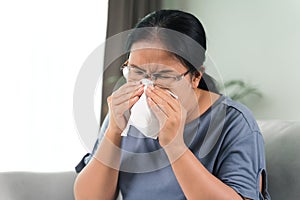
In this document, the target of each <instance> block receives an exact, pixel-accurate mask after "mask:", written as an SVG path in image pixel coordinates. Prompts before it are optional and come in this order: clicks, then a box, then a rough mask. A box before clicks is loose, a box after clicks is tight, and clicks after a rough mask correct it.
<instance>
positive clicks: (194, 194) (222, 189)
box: [165, 146, 242, 200]
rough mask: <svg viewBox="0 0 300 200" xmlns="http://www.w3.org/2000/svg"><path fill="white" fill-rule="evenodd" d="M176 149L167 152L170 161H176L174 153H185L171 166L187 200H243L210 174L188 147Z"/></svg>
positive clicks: (168, 149)
mask: <svg viewBox="0 0 300 200" xmlns="http://www.w3.org/2000/svg"><path fill="white" fill-rule="evenodd" d="M174 148H176V151H174ZM174 148H172V147H167V148H165V150H166V153H167V155H168V156H169V158H170V160H174V156H177V155H174V152H180V151H181V152H183V151H184V153H183V154H182V155H181V156H180V157H179V158H178V159H176V160H174V162H172V163H171V166H172V169H173V172H174V174H175V176H176V178H177V181H178V183H179V185H180V187H181V188H182V190H183V192H184V194H185V196H186V197H187V199H190V200H194V199H196V200H201V199H204V200H206V199H210V200H213V199H216V200H225V199H226V200H227V199H228V200H242V198H241V196H240V195H239V194H237V193H236V192H235V191H234V190H233V189H232V188H231V187H229V186H227V185H226V184H224V183H223V182H222V181H220V180H219V179H218V178H216V177H215V176H214V175H212V174H211V173H209V171H207V169H206V168H205V167H204V166H203V165H202V164H201V163H200V162H199V160H198V159H197V158H196V157H195V156H194V154H193V153H192V152H191V151H190V150H189V149H188V148H187V147H184V146H182V147H181V150H180V147H179V146H176V147H174Z"/></svg>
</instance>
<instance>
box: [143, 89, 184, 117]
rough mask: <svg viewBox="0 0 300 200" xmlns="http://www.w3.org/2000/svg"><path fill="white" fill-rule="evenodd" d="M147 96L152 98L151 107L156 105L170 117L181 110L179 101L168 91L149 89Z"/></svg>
mask: <svg viewBox="0 0 300 200" xmlns="http://www.w3.org/2000/svg"><path fill="white" fill-rule="evenodd" d="M146 94H147V96H148V97H149V98H150V99H149V100H148V101H149V102H148V103H149V105H152V104H153V103H154V104H156V105H157V106H158V107H159V108H160V109H161V111H162V112H164V113H165V115H167V116H168V117H169V116H171V115H172V114H173V113H174V112H180V110H181V108H180V103H179V101H178V100H177V99H175V98H174V97H173V96H172V95H171V94H170V93H169V92H167V91H166V90H163V89H161V88H159V87H154V88H153V87H148V88H147V91H146ZM150 100H152V102H151V101H150Z"/></svg>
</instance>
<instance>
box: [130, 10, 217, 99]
mask: <svg viewBox="0 0 300 200" xmlns="http://www.w3.org/2000/svg"><path fill="white" fill-rule="evenodd" d="M139 28H156V29H151V31H145V30H143V31H138V30H139ZM161 29H162V30H161ZM153 30H156V31H155V33H154V32H153ZM163 30H172V31H175V32H178V33H180V34H181V35H180V36H178V35H177V34H172V36H171V37H170V32H168V31H163ZM176 35H177V36H176ZM182 35H184V36H187V37H182ZM186 38H191V39H192V41H193V43H195V41H196V43H197V44H198V45H200V47H201V48H196V50H195V48H193V47H191V46H195V45H190V44H189V43H188V42H187V41H189V40H191V39H189V40H187V39H186ZM151 39H159V40H160V41H161V42H162V43H163V44H164V45H166V46H168V48H171V49H176V51H175V52H179V53H174V55H175V57H176V58H177V59H178V60H179V61H180V62H181V63H182V64H183V65H184V66H187V67H188V68H189V70H190V71H191V72H192V73H195V72H197V71H201V72H203V73H202V74H203V75H202V78H201V80H200V83H199V85H198V88H201V89H203V90H207V91H211V92H215V93H219V92H218V89H217V87H216V83H215V80H214V79H213V78H212V77H211V76H209V75H208V74H207V73H205V72H204V70H202V68H201V66H202V65H203V62H204V61H205V52H206V35H205V31H204V28H203V26H202V24H201V22H200V21H199V20H198V19H197V18H196V17H195V16H194V15H192V14H190V13H187V12H183V11H179V10H159V11H155V12H152V13H150V14H148V15H147V16H145V17H144V18H142V19H141V20H140V21H139V22H138V23H137V24H136V26H135V29H134V30H133V32H132V33H131V34H130V35H129V38H128V40H127V45H126V50H127V52H130V49H131V47H132V45H133V43H135V42H138V41H141V40H151ZM190 60H194V61H196V62H193V64H194V65H193V64H191V62H189V61H190ZM195 63H196V64H195Z"/></svg>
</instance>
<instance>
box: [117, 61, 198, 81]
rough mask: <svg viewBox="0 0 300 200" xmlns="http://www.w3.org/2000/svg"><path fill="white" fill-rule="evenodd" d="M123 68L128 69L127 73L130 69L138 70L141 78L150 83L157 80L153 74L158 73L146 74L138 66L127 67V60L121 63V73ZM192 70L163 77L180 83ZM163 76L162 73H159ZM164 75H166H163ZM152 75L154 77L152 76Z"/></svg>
mask: <svg viewBox="0 0 300 200" xmlns="http://www.w3.org/2000/svg"><path fill="white" fill-rule="evenodd" d="M125 67H127V68H129V71H130V68H136V69H138V70H140V71H141V72H143V73H144V74H143V77H144V78H150V79H151V80H152V81H156V80H157V77H155V74H159V73H146V71H145V70H143V69H141V68H139V67H138V66H134V65H128V60H127V61H126V62H124V63H123V65H122V66H121V68H120V70H121V71H122V70H123V69H124V68H125ZM191 71H192V70H191V69H188V70H187V71H186V72H184V73H182V74H179V75H177V76H175V75H174V76H165V77H168V78H174V80H175V81H180V80H182V79H183V77H185V76H186V75H187V74H188V73H190V72H191ZM161 74H163V73H161ZM165 74H166V73H165ZM153 75H154V76H153Z"/></svg>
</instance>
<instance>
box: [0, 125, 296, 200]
mask: <svg viewBox="0 0 300 200" xmlns="http://www.w3.org/2000/svg"><path fill="white" fill-rule="evenodd" d="M258 123H259V126H260V128H261V130H262V133H263V135H264V138H265V149H266V161H267V170H268V179H269V192H270V194H271V197H272V200H282V199H285V200H295V199H300V174H299V171H300V154H299V153H300V122H292V121H259V122H258ZM75 177H76V174H75V172H61V173H32V172H2V173H0V200H72V199H74V196H73V183H74V180H75Z"/></svg>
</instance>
